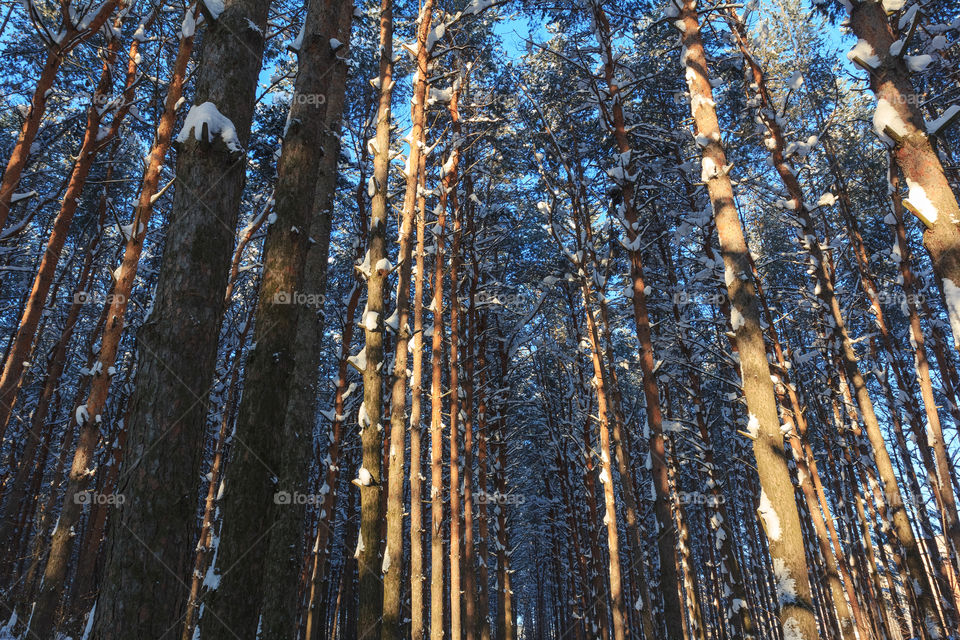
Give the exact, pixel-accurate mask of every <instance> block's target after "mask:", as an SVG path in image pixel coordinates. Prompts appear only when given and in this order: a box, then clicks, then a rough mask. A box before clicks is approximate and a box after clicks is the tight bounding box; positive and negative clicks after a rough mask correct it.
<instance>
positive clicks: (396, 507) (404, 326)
mask: <svg viewBox="0 0 960 640" xmlns="http://www.w3.org/2000/svg"><path fill="white" fill-rule="evenodd" d="M432 19H433V0H426V2H425V3H424V5H423V7H422V8H421V10H420V15H419V17H418V24H417V49H416V51H417V61H416V62H417V65H416V74H415V76H414V80H413V98H412V99H411V101H410V121H411V122H412V128H411V130H410V138H409V141H410V144H409V153H408V156H407V165H406V188H405V191H404V196H403V209H402V211H401V221H400V255H399V257H398V258H397V263H398V264H399V277H398V278H397V304H396V310H395V311H394V313H393V315H392V316H391V319H390V320H389V321H387V325H388V326H390V327H391V328H392V330H393V331H394V333H395V334H396V353H395V356H394V361H393V386H392V390H391V395H390V402H391V406H390V451H389V465H388V476H389V477H388V480H387V482H388V486H387V505H386V508H387V517H386V526H387V533H386V555H385V556H384V561H383V566H382V571H383V574H384V576H383V626H382V628H381V631H382V633H381V638H383V640H398V639H399V638H400V636H401V596H402V594H401V591H402V578H403V497H404V495H403V494H404V492H403V480H404V451H405V447H406V426H407V425H406V423H407V414H406V405H407V362H408V359H409V342H410V327H409V317H410V273H411V259H412V253H413V243H412V236H413V223H414V220H413V218H414V214H415V210H416V204H417V190H418V188H419V186H420V176H419V173H420V168H421V164H422V163H421V161H420V158H421V154H422V151H423V147H424V141H425V135H426V132H425V125H426V101H427V100H426V98H427V82H428V80H429V72H428V65H429V62H430V48H429V46H428V44H427V36H428V35H429V33H430V26H431V22H432ZM418 251H419V249H418ZM420 257H422V256H418V279H419V286H420V294H421V295H422V291H423V284H422V278H420V277H419V274H420V272H419V269H420V267H419V265H421V264H422V261H420ZM371 259H372V256H371ZM421 299H422V298H421ZM421 346H422V345H421ZM414 348H415V349H416V344H415V345H414ZM421 357H422V356H421ZM417 391H418V392H419V389H418V390H417ZM417 417H418V423H417V424H415V425H414V426H413V427H412V429H415V430H416V431H417V435H418V436H419V430H420V425H419V415H418V416H417ZM410 455H411V474H412V473H413V468H412V467H413V458H412V457H413V452H411V454H410ZM417 455H418V456H419V451H418V452H417ZM417 466H419V459H418V460H417ZM418 473H419V471H418ZM411 500H415V498H411ZM411 539H412V540H413V538H412V534H411ZM414 542H415V540H414ZM417 579H418V580H419V578H417Z"/></svg>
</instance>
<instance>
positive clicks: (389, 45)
mask: <svg viewBox="0 0 960 640" xmlns="http://www.w3.org/2000/svg"><path fill="white" fill-rule="evenodd" d="M378 83H379V85H378V86H379V89H380V101H379V104H378V107H377V133H376V138H375V139H374V142H373V177H372V181H373V188H372V193H373V196H372V203H371V205H372V206H371V213H370V233H369V239H368V246H367V257H366V259H365V260H364V268H365V269H366V271H365V272H364V275H365V276H366V277H367V304H366V307H365V308H364V312H363V316H362V319H361V324H362V325H363V328H364V347H363V352H362V353H363V354H364V357H363V358H362V362H363V363H364V364H363V367H362V372H363V406H362V408H361V410H360V414H361V417H360V437H361V440H362V447H363V462H362V464H361V468H360V476H359V478H358V484H359V485H360V505H361V506H360V511H361V521H360V541H359V543H358V546H357V551H358V553H357V570H358V572H359V574H360V592H359V597H360V600H359V603H360V605H359V611H358V616H359V617H358V625H359V628H358V633H359V634H360V635H361V636H364V637H373V636H375V635H377V634H378V630H379V628H380V620H381V617H382V614H383V590H382V588H381V587H382V584H381V582H380V575H381V570H382V566H381V563H380V539H381V534H380V527H381V513H380V510H381V495H380V491H381V478H380V467H381V461H380V457H381V455H382V454H383V446H382V442H381V436H380V431H381V429H382V427H381V422H380V421H381V418H382V415H381V414H382V410H383V380H382V375H381V372H380V367H381V366H382V365H383V362H384V359H383V352H384V349H383V339H384V317H383V315H384V311H385V305H384V297H385V289H386V284H387V275H388V272H389V271H390V263H389V261H388V260H387V247H386V228H387V214H388V211H387V208H388V203H387V191H388V189H389V185H388V180H389V170H390V127H391V123H392V118H391V112H390V105H391V98H392V95H393V84H394V80H393V3H392V0H382V2H381V5H380V73H379V76H378ZM401 446H402V444H401ZM398 566H399V565H398Z"/></svg>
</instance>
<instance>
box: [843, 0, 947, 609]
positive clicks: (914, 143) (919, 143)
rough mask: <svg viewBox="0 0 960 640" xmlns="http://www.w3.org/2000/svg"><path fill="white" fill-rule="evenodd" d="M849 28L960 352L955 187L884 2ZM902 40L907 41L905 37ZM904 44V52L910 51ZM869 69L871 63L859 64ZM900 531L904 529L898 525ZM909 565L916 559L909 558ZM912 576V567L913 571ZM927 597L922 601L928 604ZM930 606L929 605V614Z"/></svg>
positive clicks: (868, 4)
mask: <svg viewBox="0 0 960 640" xmlns="http://www.w3.org/2000/svg"><path fill="white" fill-rule="evenodd" d="M850 28H851V30H852V31H853V33H854V35H856V36H857V37H858V38H860V39H862V40H864V41H866V42H867V43H868V44H869V45H870V47H871V48H872V50H873V54H874V55H875V56H877V57H878V58H879V64H877V65H871V64H866V65H865V66H866V69H867V71H868V74H869V76H870V87H871V89H873V92H874V94H875V95H876V97H877V102H878V106H877V110H878V113H879V115H877V116H875V118H874V126H875V127H877V128H878V129H879V130H878V132H877V133H878V134H882V136H883V137H885V138H886V141H887V143H888V144H889V145H892V147H893V156H894V158H896V161H897V164H898V165H899V166H900V170H901V171H902V172H903V175H904V178H906V181H907V185H908V187H909V190H910V193H909V194H908V196H907V199H906V200H904V202H903V204H904V206H906V207H907V208H908V209H910V210H911V211H913V213H915V214H916V215H917V217H918V218H920V220H921V221H922V222H923V224H924V225H925V230H924V232H923V244H924V246H925V247H926V248H927V251H928V252H929V253H930V258H931V260H932V261H933V268H934V271H935V272H936V274H937V278H938V279H939V280H940V284H941V286H942V288H943V293H944V295H945V300H946V306H947V313H948V315H949V318H950V327H951V329H952V330H953V341H954V346H955V347H956V348H958V349H960V207H958V205H957V197H956V195H955V194H954V193H953V190H952V189H951V188H950V184H949V182H947V177H946V175H945V174H944V172H943V165H942V164H941V163H940V158H939V157H938V156H937V153H936V151H935V150H934V148H933V145H932V144H931V143H930V139H929V138H928V137H927V135H926V125H925V124H924V120H923V114H922V113H921V112H920V108H919V105H920V103H921V100H920V96H918V95H917V92H916V90H915V89H914V88H913V84H912V82H911V80H910V73H909V71H908V69H907V65H906V62H905V61H904V60H903V58H902V56H900V55H898V56H894V55H892V54H891V53H890V45H892V44H893V43H894V41H896V40H897V35H896V34H895V33H894V31H893V28H892V27H891V25H890V22H889V20H888V18H887V14H886V12H885V11H884V8H883V6H882V4H881V3H879V2H875V1H874V0H865V1H863V2H856V3H853V4H852V5H850ZM900 37H901V38H904V39H906V38H907V35H906V34H903V35H901V36H900ZM906 48H907V44H905V43H904V44H902V45H901V49H906ZM857 62H859V63H860V64H861V65H864V64H865V62H866V61H857ZM898 529H899V527H898ZM908 562H909V563H911V564H912V562H913V561H912V560H910V559H909V557H908ZM911 574H912V568H911ZM927 597H928V596H927V595H923V596H922V599H924V600H926V599H927ZM929 613H930V611H929V603H928V604H927V605H926V606H925V607H924V615H925V616H926V615H928V614H929Z"/></svg>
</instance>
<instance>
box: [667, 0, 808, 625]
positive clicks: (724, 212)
mask: <svg viewBox="0 0 960 640" xmlns="http://www.w3.org/2000/svg"><path fill="white" fill-rule="evenodd" d="M679 13H680V21H681V24H682V25H683V29H682V35H681V42H682V44H683V58H684V59H683V61H682V62H683V64H684V65H685V67H686V81H687V87H688V88H689V90H690V95H691V98H692V100H691V105H692V115H693V120H694V126H695V131H696V134H697V135H698V136H700V137H699V138H698V140H704V141H705V146H704V148H703V160H702V179H703V181H704V182H706V183H707V190H708V192H709V194H710V201H711V203H712V205H713V213H714V217H715V219H716V227H717V233H718V235H719V238H720V249H721V253H722V254H723V262H724V266H725V273H726V286H727V294H728V296H729V298H730V301H731V303H732V306H733V311H732V312H731V313H732V314H733V317H732V318H731V325H732V326H733V329H734V333H735V335H736V341H737V349H738V354H739V357H740V370H741V379H742V381H743V393H744V396H745V398H746V402H747V409H748V410H749V412H750V420H749V423H750V424H749V426H748V428H749V429H750V431H751V436H752V438H753V451H754V457H755V458H756V463H757V472H758V475H759V477H760V486H761V493H760V508H759V511H760V514H761V515H762V517H763V521H764V529H765V533H766V536H767V541H768V545H769V548H770V556H771V558H772V560H773V566H774V571H775V573H776V576H777V578H778V584H779V585H780V589H779V591H780V593H778V599H779V601H780V624H781V626H782V628H783V630H784V632H785V633H789V634H793V637H795V638H796V639H797V640H813V639H814V638H817V637H818V631H817V621H816V618H815V617H814V613H813V601H812V597H811V591H810V581H809V579H808V577H807V576H808V574H807V562H806V557H805V555H804V544H803V537H802V534H801V532H800V516H799V513H798V512H797V506H796V503H795V501H794V495H793V485H792V484H791V481H790V473H789V471H788V469H787V462H786V452H785V450H784V442H783V435H782V434H781V432H780V418H779V415H778V412H777V402H776V398H775V396H774V392H773V383H772V382H771V380H770V367H769V364H768V362H767V356H766V348H765V346H764V342H763V334H762V332H761V329H760V313H759V308H758V305H757V299H756V293H755V289H754V286H753V282H752V279H751V273H750V265H749V254H748V248H747V244H746V241H745V239H744V236H743V230H742V228H741V226H740V219H739V216H738V215H737V210H736V207H735V205H734V195H733V186H732V184H731V182H730V178H729V176H728V175H727V171H729V167H728V166H727V160H726V155H725V153H724V150H723V146H722V145H721V144H720V126H719V123H718V121H717V114H716V108H715V107H714V102H713V90H712V88H711V85H710V76H709V72H708V67H707V59H706V55H705V53H704V49H703V42H702V39H701V36H700V24H699V19H698V15H697V1H696V0H684V1H683V4H682V6H680V11H679Z"/></svg>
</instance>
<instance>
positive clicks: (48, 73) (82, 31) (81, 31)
mask: <svg viewBox="0 0 960 640" xmlns="http://www.w3.org/2000/svg"><path fill="white" fill-rule="evenodd" d="M117 2H118V0H107V2H105V3H104V4H103V5H101V7H100V8H99V9H98V10H97V13H96V14H94V15H92V16H90V18H89V20H87V19H84V20H83V21H82V22H81V23H80V24H79V25H75V24H74V23H73V21H72V19H71V18H70V17H69V16H68V15H67V14H68V13H69V11H71V6H70V5H71V2H69V0H67V1H64V2H62V3H61V5H60V7H61V9H62V13H63V15H62V16H61V20H62V24H61V30H60V33H59V34H58V38H57V43H56V44H53V43H51V44H48V45H47V59H46V61H45V62H44V64H43V68H42V69H41V71H40V75H39V77H38V78H37V86H36V87H35V88H34V90H33V98H32V99H31V100H30V108H29V110H28V111H27V116H26V118H25V119H24V122H23V126H22V127H21V128H20V135H19V137H18V138H17V143H16V145H14V147H13V151H12V152H11V153H10V159H9V160H8V161H7V167H6V169H5V170H4V172H3V179H2V181H0V230H3V227H4V226H5V225H6V223H7V217H8V216H9V215H10V207H11V204H12V202H13V195H14V192H15V191H16V190H17V186H18V185H19V184H20V176H21V175H22V174H23V169H24V167H26V166H27V161H28V160H29V159H30V152H31V149H32V147H33V142H34V140H35V139H36V137H37V132H39V131H40V123H41V122H42V121H43V116H44V113H45V112H46V109H47V98H48V97H49V96H50V94H51V93H52V92H53V91H52V90H53V83H54V81H55V80H56V78H57V73H59V71H60V67H61V66H62V65H63V61H64V60H66V58H67V56H68V55H69V54H70V52H71V51H73V50H74V49H75V48H76V47H77V46H79V45H80V44H82V43H84V42H86V41H87V40H89V39H90V38H92V37H93V36H94V35H96V33H97V32H98V31H100V28H101V27H103V25H104V24H105V23H106V21H107V20H108V19H109V18H110V16H111V15H112V14H113V10H114V9H115V8H116V6H117ZM27 10H28V11H29V12H33V11H35V8H34V5H33V4H30V5H28V7H27ZM41 20H42V18H41ZM45 37H47V38H49V37H50V36H49V34H47V35H46V36H45ZM11 404H12V403H11ZM2 437H3V429H2V428H0V439H2Z"/></svg>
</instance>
